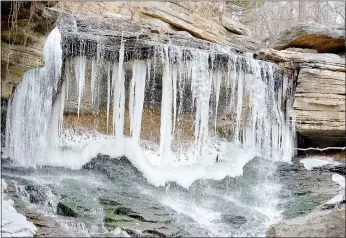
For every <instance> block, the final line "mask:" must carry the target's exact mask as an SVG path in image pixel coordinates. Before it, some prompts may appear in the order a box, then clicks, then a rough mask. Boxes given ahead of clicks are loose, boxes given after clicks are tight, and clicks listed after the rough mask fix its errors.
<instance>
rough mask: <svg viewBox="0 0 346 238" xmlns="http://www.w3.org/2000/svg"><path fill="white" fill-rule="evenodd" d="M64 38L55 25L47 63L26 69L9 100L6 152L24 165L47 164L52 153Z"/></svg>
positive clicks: (46, 46) (45, 50)
mask: <svg viewBox="0 0 346 238" xmlns="http://www.w3.org/2000/svg"><path fill="white" fill-rule="evenodd" d="M60 42H61V36H60V32H59V30H58V29H57V28H55V29H54V30H53V31H52V32H51V33H50V34H49V36H48V38H47V40H46V42H45V44H44V48H43V55H44V60H45V66H44V67H43V68H37V69H30V70H28V71H27V72H25V73H24V74H23V77H22V81H21V83H20V84H19V85H18V86H17V88H16V90H15V92H14V95H13V97H12V98H11V99H10V101H9V105H8V108H9V110H8V112H7V123H6V142H5V143H6V144H5V146H6V152H7V155H8V156H9V157H10V158H11V159H13V160H14V161H16V162H18V163H19V164H21V165H23V166H35V165H41V164H44V161H45V159H46V157H47V156H49V153H48V152H47V148H48V147H49V144H50V139H51V138H49V136H48V134H49V132H50V130H51V128H49V125H50V118H51V114H52V108H53V97H54V95H55V94H56V93H57V90H58V82H59V79H60V71H61V66H62V58H61V55H62V50H61V46H60Z"/></svg>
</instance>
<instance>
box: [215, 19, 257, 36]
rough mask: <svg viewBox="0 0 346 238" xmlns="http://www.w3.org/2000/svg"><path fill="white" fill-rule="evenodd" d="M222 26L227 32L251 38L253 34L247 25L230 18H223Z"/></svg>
mask: <svg viewBox="0 0 346 238" xmlns="http://www.w3.org/2000/svg"><path fill="white" fill-rule="evenodd" d="M221 24H222V26H223V27H224V28H226V30H228V31H230V32H232V33H234V34H238V35H245V36H251V32H250V30H249V28H247V27H246V26H245V25H243V24H241V23H240V22H237V21H234V20H233V19H231V18H230V17H228V16H222V18H221Z"/></svg>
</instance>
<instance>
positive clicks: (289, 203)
mask: <svg viewBox="0 0 346 238" xmlns="http://www.w3.org/2000/svg"><path fill="white" fill-rule="evenodd" d="M277 173H278V176H279V179H280V181H281V183H282V184H283V189H282V192H281V197H282V199H283V204H282V206H283V207H284V210H285V211H284V213H283V215H284V218H294V217H297V216H301V215H305V214H308V213H309V212H311V211H313V210H314V209H316V208H317V207H319V206H321V205H322V204H324V203H325V202H327V201H328V200H329V199H331V198H332V197H333V196H335V195H337V194H338V192H339V187H338V185H337V184H336V183H335V182H334V181H333V180H332V172H331V171H329V170H311V171H308V170H306V169H305V168H304V166H303V165H302V164H300V163H299V161H298V160H297V161H296V160H295V161H294V163H293V164H287V163H280V164H278V171H277Z"/></svg>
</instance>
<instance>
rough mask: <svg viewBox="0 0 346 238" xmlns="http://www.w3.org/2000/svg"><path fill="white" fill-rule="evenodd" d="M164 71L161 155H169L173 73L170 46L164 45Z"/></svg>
mask: <svg viewBox="0 0 346 238" xmlns="http://www.w3.org/2000/svg"><path fill="white" fill-rule="evenodd" d="M163 53H164V59H163V62H164V71H163V76H162V101H161V125H160V156H161V158H163V157H165V156H167V157H169V153H170V149H171V140H172V139H171V137H172V135H171V132H172V96H173V95H172V75H171V65H170V62H169V57H168V46H167V45H165V46H164V52H163Z"/></svg>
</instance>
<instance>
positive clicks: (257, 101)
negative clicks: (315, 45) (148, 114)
mask: <svg viewBox="0 0 346 238" xmlns="http://www.w3.org/2000/svg"><path fill="white" fill-rule="evenodd" d="M98 44H101V43H100V41H98ZM125 44H126V42H125V41H123V40H122V41H121V45H120V48H119V51H118V57H117V60H111V59H104V58H103V56H102V52H103V50H104V49H103V47H102V46H100V45H98V46H97V56H96V58H92V59H88V58H87V56H86V55H83V53H82V52H81V55H80V56H78V57H75V59H74V64H72V65H71V64H68V62H66V63H65V66H66V67H65V71H66V72H67V71H69V69H68V68H69V67H72V68H74V72H75V74H74V77H75V82H76V85H77V86H76V88H75V90H76V91H77V98H78V103H77V114H78V117H82V116H83V115H82V114H81V113H82V111H83V107H82V105H83V100H84V99H85V98H86V97H87V95H86V94H87V93H86V89H87V88H90V91H91V99H90V103H91V104H92V107H91V108H102V107H104V108H105V110H106V118H105V119H102V120H104V121H103V123H105V124H106V125H107V133H106V134H105V133H100V132H99V131H88V130H87V129H85V133H84V134H83V135H80V134H74V133H75V132H72V131H71V130H70V129H68V128H65V127H64V126H63V125H62V124H63V120H64V118H63V116H62V115H63V112H64V107H65V106H66V105H67V104H68V102H69V99H70V97H72V96H71V92H70V90H71V88H72V87H73V85H72V83H73V80H72V79H71V77H73V74H70V73H65V81H64V83H63V84H62V85H63V86H62V89H61V90H60V96H59V97H58V100H56V101H54V102H53V98H54V95H55V94H56V93H57V92H58V84H59V80H60V71H61V66H62V58H61V57H62V56H61V47H60V33H59V30H58V29H57V28H56V29H54V30H53V31H52V33H51V34H50V35H49V37H48V39H47V42H46V44H45V47H44V56H45V62H46V64H45V66H44V67H43V68H39V69H32V70H29V71H28V72H26V73H25V74H24V75H23V79H22V82H21V83H20V84H19V85H18V87H17V89H16V91H15V93H14V96H13V98H12V99H11V101H10V104H9V110H8V115H7V120H8V122H7V128H6V148H7V150H8V155H9V157H11V158H12V159H13V160H14V161H16V162H18V163H20V164H22V165H25V166H33V167H35V166H41V165H47V164H48V165H59V166H66V167H71V168H72V167H73V168H78V167H80V166H81V165H83V163H85V162H87V161H89V160H91V159H92V158H93V157H95V156H96V155H97V154H98V153H105V154H109V155H111V156H122V155H125V156H128V157H131V156H132V157H136V158H132V159H131V158H130V160H132V162H133V163H134V164H135V166H137V167H141V166H142V167H143V166H144V167H145V166H147V165H144V164H145V163H146V162H145V161H149V162H150V163H156V164H157V163H161V162H158V161H163V163H164V164H165V166H168V164H171V163H182V164H186V163H188V164H189V163H190V164H191V163H197V164H202V165H203V166H202V165H201V166H202V168H203V169H206V168H207V167H205V166H214V164H215V163H216V162H217V161H219V160H220V161H224V162H230V163H231V164H230V166H229V167H230V168H228V169H229V170H227V171H228V172H225V174H224V173H221V174H219V175H215V176H216V177H217V178H219V179H220V178H222V176H226V175H234V176H235V175H239V174H241V172H239V171H236V172H235V170H236V169H237V168H238V167H237V166H240V167H239V168H241V167H242V166H243V165H244V164H246V162H247V161H248V160H250V159H252V158H253V157H255V156H259V157H263V158H265V159H267V160H272V161H290V160H291V157H292V156H293V141H294V140H293V135H294V125H293V124H292V116H291V101H290V95H291V94H292V82H291V80H288V78H287V77H286V76H285V75H283V74H281V73H280V72H279V69H278V67H277V66H276V65H275V64H272V63H269V62H264V61H259V60H255V59H253V58H251V57H249V56H246V55H237V54H235V53H233V52H231V51H229V52H228V53H227V59H226V60H223V61H222V60H217V57H216V56H217V54H219V53H218V52H214V51H206V50H200V49H188V48H183V47H177V46H172V45H168V44H166V45H157V46H155V49H154V51H155V53H154V54H153V55H154V57H152V58H149V59H146V60H142V59H134V61H129V62H126V61H125V54H126V52H125ZM81 48H83V47H82V46H81ZM88 61H90V63H88ZM129 65H131V66H132V67H127V66H129ZM125 69H126V70H125ZM129 71H131V74H130V75H131V77H130V75H129ZM88 72H90V73H88ZM157 77H160V80H159V81H161V82H162V85H161V86H162V92H161V95H160V96H161V100H160V121H159V123H160V125H158V123H157V124H155V125H154V129H156V127H157V128H160V129H159V143H157V142H155V140H154V139H153V140H152V141H150V140H149V141H147V140H146V141H144V140H142V138H141V136H142V134H141V132H142V131H143V130H144V129H145V128H144V127H145V126H147V125H146V123H145V122H144V121H143V118H144V114H145V113H144V112H145V111H146V110H147V108H146V105H148V103H150V101H153V100H154V99H153V98H154V97H155V95H154V94H155V93H156V91H155V87H156V84H157V80H156V79H157ZM87 82H90V86H88V85H87ZM127 89H128V90H127ZM103 98H105V100H106V102H105V103H104V105H101V104H102V103H101V101H102V100H101V99H103ZM154 101H155V100H154ZM53 105H59V110H58V109H56V111H58V113H54V112H53V111H54V110H53ZM56 107H58V106H56ZM127 108H128V110H127ZM156 108H157V107H156ZM94 114H95V117H96V118H98V119H100V120H101V116H98V111H96V112H94ZM110 116H112V130H111V129H110V128H109V123H110V121H111V120H110ZM55 117H59V118H60V119H59V126H58V127H57V126H54V128H50V126H49V125H51V124H52V123H51V121H54V120H56V119H55ZM126 118H129V133H128V135H126V133H125V132H126V130H127V123H126V120H127V119H126ZM189 118H192V119H193V123H192V126H193V135H191V136H192V137H190V138H188V136H186V135H185V134H186V133H185V132H186V130H187V129H186V128H185V127H184V126H182V125H183V124H184V123H187V122H188V119H189ZM226 122H227V123H228V124H227V123H226ZM220 123H226V124H225V125H224V126H223V128H224V129H225V130H226V131H227V133H226V135H223V134H222V133H220V128H221V126H219V125H220ZM53 124H54V123H53ZM221 129H222V128H221ZM50 130H58V132H57V133H50ZM184 133H185V134H184ZM48 135H50V136H52V135H56V137H58V138H55V139H52V138H49V136H48ZM53 137H54V136H53ZM129 139H130V140H129ZM52 141H54V142H52ZM77 142H78V143H77ZM52 143H55V145H52ZM148 143H149V144H150V146H149V147H148ZM56 144H58V145H56ZM144 144H145V145H144ZM66 148H69V149H66ZM138 148H139V149H138ZM239 151H242V153H244V154H246V155H248V157H249V158H247V157H246V156H240V155H239V154H241V152H239ZM73 153H74V154H73ZM73 155H74V156H75V157H73ZM243 157H246V158H243ZM139 160H142V161H139ZM78 161H79V162H78ZM234 161H236V163H237V165H235V164H232V163H235V162H234ZM149 162H148V163H149ZM77 164H78V165H77ZM231 167H234V168H231ZM146 168H147V167H146ZM219 169H222V168H219ZM232 169H233V170H232ZM144 173H145V172H144ZM198 173H199V174H198V175H196V176H197V177H198V176H200V177H201V176H207V175H205V173H206V172H201V171H199V172H198ZM162 176H166V180H170V179H173V180H174V178H173V177H174V176H179V175H178V174H171V175H162ZM170 176H171V177H170ZM172 176H173V177H172ZM207 177H208V176H207ZM191 179H192V177H191ZM163 180H164V179H163ZM187 184H189V182H188V183H187Z"/></svg>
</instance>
